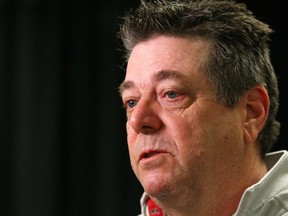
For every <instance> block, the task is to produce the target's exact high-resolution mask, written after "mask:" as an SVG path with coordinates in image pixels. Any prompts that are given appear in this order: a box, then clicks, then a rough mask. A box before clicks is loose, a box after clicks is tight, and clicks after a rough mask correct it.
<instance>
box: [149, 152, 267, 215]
mask: <svg viewBox="0 0 288 216" xmlns="http://www.w3.org/2000/svg"><path fill="white" fill-rule="evenodd" d="M241 167H244V168H245V169H244V168H243V169H237V170H235V172H234V174H233V176H232V177H231V178H229V179H225V180H223V179H221V176H220V178H217V177H215V178H214V179H213V178H211V179H210V182H206V184H204V185H202V186H199V185H198V187H197V188H196V189H195V188H193V187H190V188H189V187H188V188H186V190H182V191H178V192H176V193H170V194H169V195H166V196H161V197H152V198H153V200H154V201H155V202H156V203H157V204H158V205H159V206H160V207H161V208H162V209H163V211H164V215H166V216H169V215H170V216H191V212H193V215H197V216H207V215H210V216H219V215H221V216H231V215H233V213H234V212H235V211H236V210H237V207H238V205H239V202H240V200H241V197H242V194H243V193H244V191H245V190H246V189H247V188H248V187H250V186H251V185H253V184H255V183H257V182H258V181H259V180H260V179H261V178H262V177H263V176H264V175H265V173H266V172H267V169H266V166H265V163H264V162H263V161H262V160H261V159H255V157H254V158H253V157H252V158H250V159H249V160H247V162H246V163H245V162H244V163H243V164H242V166H241ZM238 168H239V167H238ZM247 168H248V169H247ZM235 183H236V184H235Z"/></svg>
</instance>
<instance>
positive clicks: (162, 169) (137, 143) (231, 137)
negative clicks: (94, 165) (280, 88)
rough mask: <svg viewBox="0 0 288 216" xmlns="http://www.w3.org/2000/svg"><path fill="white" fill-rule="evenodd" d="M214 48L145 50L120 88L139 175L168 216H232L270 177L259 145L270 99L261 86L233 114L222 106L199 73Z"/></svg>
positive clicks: (178, 43)
mask: <svg viewBox="0 0 288 216" xmlns="http://www.w3.org/2000/svg"><path fill="white" fill-rule="evenodd" d="M210 46H211V44H210V43H209V42H208V41H205V40H201V39H199V38H198V39H193V38H180V37H166V36H157V37H153V38H151V39H149V40H146V41H143V42H140V43H138V44H137V45H136V46H135V47H134V49H133V50H132V53H131V56H130V58H129V61H128V65H127V72H126V77H125V81H124V82H123V83H122V84H121V86H120V91H121V95H122V99H123V103H124V106H125V107H126V110H127V124H126V127H127V139H128V148H129V154H130V161H131V165H132V168H133V171H134V172H135V175H136V176H137V178H138V179H139V181H140V182H141V184H142V186H143V188H144V190H145V191H146V193H147V194H148V195H149V196H150V197H151V198H152V199H153V200H154V201H155V202H156V203H157V204H158V205H159V206H161V207H162V209H163V210H164V212H165V214H166V215H173V216H180V215H182V216H184V215H197V216H201V215H221V216H223V215H232V214H233V212H235V211H236V208H237V205H238V204H239V201H240V198H241V195H242V193H243V191H244V190H245V189H246V188H247V187H249V186H250V185H252V184H254V183H255V182H257V181H258V180H259V179H260V178H261V177H262V176H263V175H264V174H265V173H266V167H265V164H264V163H263V161H262V160H261V159H260V154H259V146H258V145H256V138H257V136H258V134H259V132H260V131H261V130H262V128H263V125H264V123H265V121H266V118H267V114H268V110H269V98H268V95H267V93H266V91H265V89H264V87H263V86H257V87H255V88H254V89H252V90H250V91H248V92H247V93H246V94H244V96H243V99H242V100H241V101H240V102H239V104H238V105H237V106H235V107H234V108H228V107H225V106H224V105H221V104H219V103H217V102H216V101H215V99H214V91H215V90H214V86H213V85H212V84H211V83H210V82H209V81H208V79H207V77H206V76H205V74H204V73H203V72H202V70H201V64H202V63H203V62H204V61H205V60H206V58H207V55H208V53H209V48H210ZM192 212H193V214H192Z"/></svg>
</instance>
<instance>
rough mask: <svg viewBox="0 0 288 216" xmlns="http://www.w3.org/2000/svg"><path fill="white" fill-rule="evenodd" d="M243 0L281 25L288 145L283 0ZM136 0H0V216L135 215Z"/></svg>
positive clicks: (278, 52)
mask: <svg viewBox="0 0 288 216" xmlns="http://www.w3.org/2000/svg"><path fill="white" fill-rule="evenodd" d="M242 2H246V3H247V5H248V7H249V8H250V9H251V10H252V11H254V13H255V15H256V16H257V17H258V18H259V19H260V20H262V21H264V22H266V23H268V24H270V25H271V26H272V28H273V29H274V31H275V33H274V34H273V36H272V42H271V57H272V63H273V65H274V67H275V70H276V72H277V74H278V77H279V88H280V92H281V95H280V110H279V114H278V119H279V120H280V121H281V122H282V128H281V135H280V137H279V140H278V143H277V146H276V147H275V148H274V150H278V149H287V141H286V140H287V125H288V124H287V120H288V117H287V112H286V110H287V103H286V101H287V90H288V89H287V86H286V85H287V81H288V77H287V69H288V67H287V56H288V55H287V54H288V53H287V51H288V45H287V44H288V43H287V37H288V32H287V31H288V28H287V27H288V26H287V23H288V22H287V21H288V19H287V12H286V9H285V8H286V7H284V0H283V1H281V0H278V1H277V0H274V1H261V0H253V1H252V0H251V1H248V0H247V1H242ZM136 5H138V1H135V0H106V1H103V2H100V3H99V2H96V1H92V0H91V1H88V0H86V1H85V0H84V1H81V0H79V1H61V0H59V1H56V0H51V1H48V0H21V1H20V0H19V1H9V0H0V31H1V33H0V125H1V128H0V129H1V136H0V142H1V145H0V152H1V155H0V177H1V178H0V198H1V200H0V215H3V216H4V215H5V216H10V215H11V216H48V215H49V216H57V215H59V216H60V215H61V216H65V215H69V216H84V215H85V216H89V215H95V216H96V215H97V216H98V215H99V216H100V215H101V216H106V215H107V216H110V215H111V216H135V215H137V214H138V213H139V212H140V207H139V198H140V196H141V193H142V188H141V186H140V184H139V183H138V181H137V180H136V178H135V177H134V174H133V173H132V170H131V168H130V163H129V157H128V151H127V145H126V134H125V114H124V110H123V109H122V108H121V106H122V104H121V100H120V97H119V95H118V92H117V87H118V85H119V84H120V82H121V81H122V79H123V78H124V71H123V70H121V69H120V67H119V66H120V65H121V64H122V59H121V58H120V55H121V53H120V52H119V50H118V49H119V48H120V47H121V41H120V40H119V39H117V37H116V33H117V32H118V30H119V24H120V22H121V20H120V17H121V16H123V15H124V13H125V11H126V10H128V9H130V8H131V7H135V6H136Z"/></svg>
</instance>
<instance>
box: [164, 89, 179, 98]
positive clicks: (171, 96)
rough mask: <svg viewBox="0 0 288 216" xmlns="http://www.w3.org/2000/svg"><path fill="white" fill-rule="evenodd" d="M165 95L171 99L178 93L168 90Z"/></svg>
mask: <svg viewBox="0 0 288 216" xmlns="http://www.w3.org/2000/svg"><path fill="white" fill-rule="evenodd" d="M166 96H167V97H168V98H170V99H173V98H176V97H177V96H178V93H177V92H175V91H168V92H167V93H166Z"/></svg>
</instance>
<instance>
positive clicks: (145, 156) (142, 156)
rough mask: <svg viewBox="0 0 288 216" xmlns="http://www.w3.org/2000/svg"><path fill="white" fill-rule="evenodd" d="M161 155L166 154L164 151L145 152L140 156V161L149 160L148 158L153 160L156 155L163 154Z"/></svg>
mask: <svg viewBox="0 0 288 216" xmlns="http://www.w3.org/2000/svg"><path fill="white" fill-rule="evenodd" d="M161 153H166V152H164V151H159V150H149V151H145V152H143V153H142V154H141V155H140V158H139V161H140V160H142V159H147V158H151V157H153V156H155V155H158V154H161Z"/></svg>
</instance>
